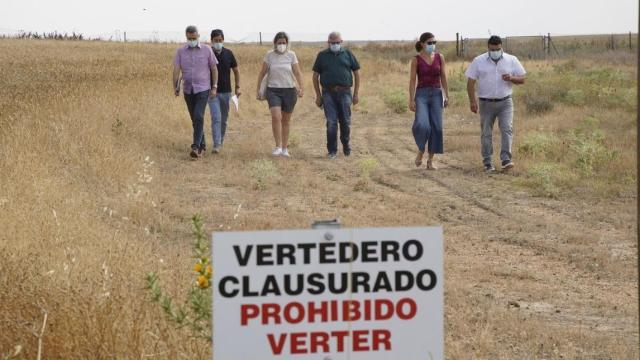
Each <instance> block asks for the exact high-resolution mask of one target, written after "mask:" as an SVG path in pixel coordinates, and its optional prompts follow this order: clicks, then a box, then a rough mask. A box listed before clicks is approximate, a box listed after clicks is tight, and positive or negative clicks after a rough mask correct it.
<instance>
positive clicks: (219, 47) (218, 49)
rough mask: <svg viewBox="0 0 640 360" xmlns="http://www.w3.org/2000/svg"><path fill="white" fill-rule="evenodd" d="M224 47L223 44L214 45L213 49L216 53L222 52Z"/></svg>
mask: <svg viewBox="0 0 640 360" xmlns="http://www.w3.org/2000/svg"><path fill="white" fill-rule="evenodd" d="M223 47H224V44H222V43H213V49H214V50H216V51H220V50H222V48H223Z"/></svg>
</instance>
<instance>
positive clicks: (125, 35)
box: [124, 31, 127, 42]
mask: <svg viewBox="0 0 640 360" xmlns="http://www.w3.org/2000/svg"><path fill="white" fill-rule="evenodd" d="M124 42H127V32H126V31H125V32H124Z"/></svg>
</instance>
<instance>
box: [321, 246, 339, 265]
mask: <svg viewBox="0 0 640 360" xmlns="http://www.w3.org/2000/svg"><path fill="white" fill-rule="evenodd" d="M335 247H336V243H334V242H325V243H321V244H320V264H335V263H336V258H335V257H334V255H335V249H334V248H335Z"/></svg>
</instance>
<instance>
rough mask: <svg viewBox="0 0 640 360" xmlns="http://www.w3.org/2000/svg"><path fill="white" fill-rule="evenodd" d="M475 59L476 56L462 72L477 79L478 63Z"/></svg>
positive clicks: (470, 77)
mask: <svg viewBox="0 0 640 360" xmlns="http://www.w3.org/2000/svg"><path fill="white" fill-rule="evenodd" d="M476 60H477V58H476V59H473V61H472V62H471V64H469V67H468V68H467V71H465V73H464V74H465V75H466V76H467V77H468V78H469V79H473V80H478V64H477V61H476Z"/></svg>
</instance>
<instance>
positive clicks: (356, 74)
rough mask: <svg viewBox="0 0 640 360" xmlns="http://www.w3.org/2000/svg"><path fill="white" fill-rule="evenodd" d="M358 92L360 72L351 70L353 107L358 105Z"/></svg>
mask: <svg viewBox="0 0 640 360" xmlns="http://www.w3.org/2000/svg"><path fill="white" fill-rule="evenodd" d="M359 92H360V70H353V101H352V103H353V105H358V103H359V102H360V98H359V97H358V93H359Z"/></svg>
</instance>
